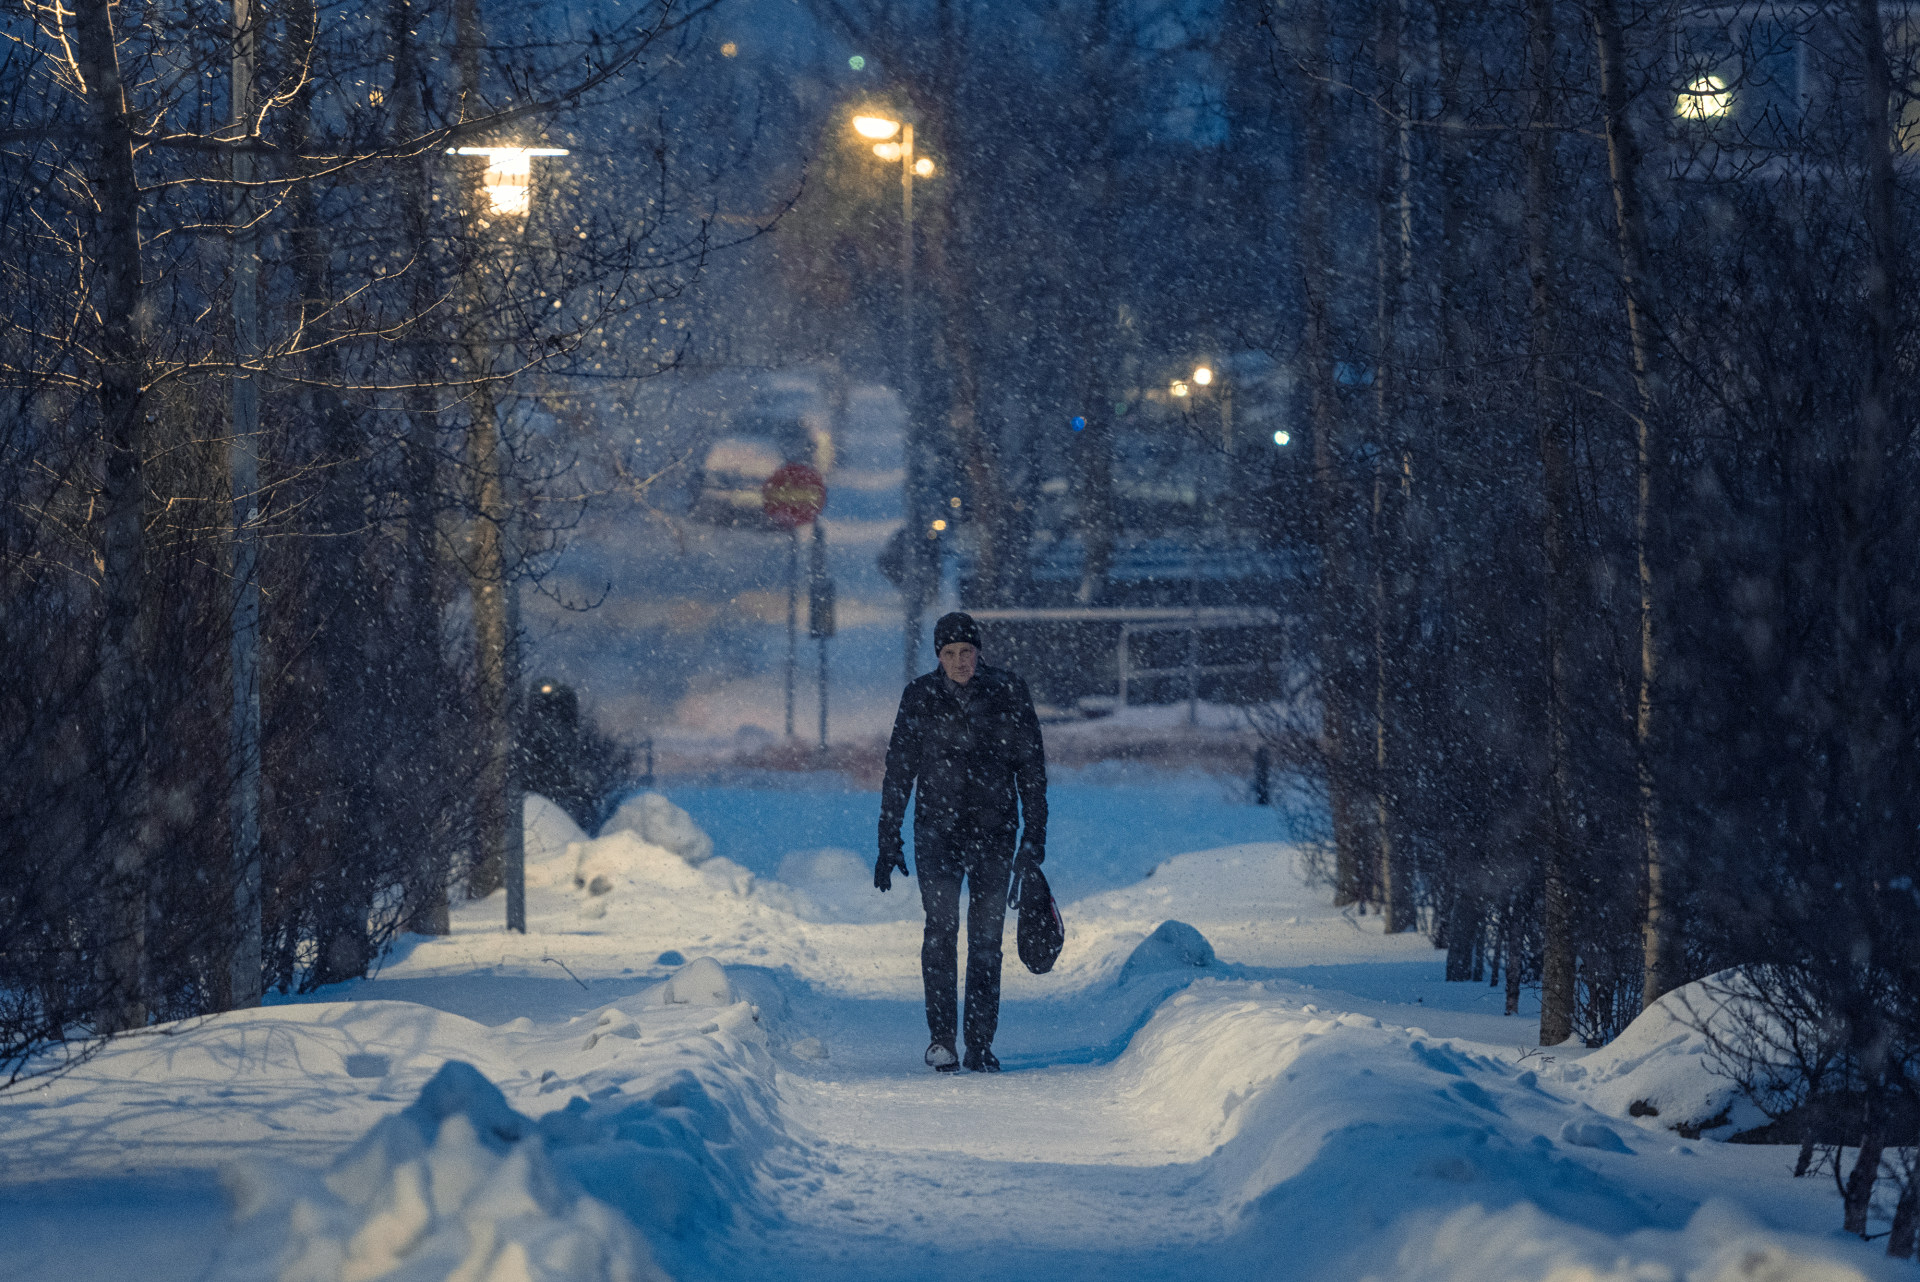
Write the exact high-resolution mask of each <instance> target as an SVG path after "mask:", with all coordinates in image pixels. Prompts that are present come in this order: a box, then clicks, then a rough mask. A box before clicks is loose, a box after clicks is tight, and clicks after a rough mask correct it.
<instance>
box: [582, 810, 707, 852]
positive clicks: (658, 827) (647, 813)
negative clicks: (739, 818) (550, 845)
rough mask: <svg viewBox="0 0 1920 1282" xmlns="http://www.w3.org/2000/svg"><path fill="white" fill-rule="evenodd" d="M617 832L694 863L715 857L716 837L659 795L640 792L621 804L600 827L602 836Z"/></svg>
mask: <svg viewBox="0 0 1920 1282" xmlns="http://www.w3.org/2000/svg"><path fill="white" fill-rule="evenodd" d="M616 832H631V833H633V834H635V835H636V836H638V837H639V838H640V840H642V841H645V842H647V843H649V844H651V845H655V846H659V847H661V848H662V849H664V850H671V851H672V852H673V853H674V854H676V855H678V856H680V858H682V859H684V860H686V861H687V862H688V863H690V864H702V863H705V862H706V861H707V860H709V859H711V858H713V838H711V837H709V836H708V835H707V834H706V833H705V832H704V831H702V830H701V828H700V825H699V824H696V823H695V822H694V821H693V816H692V815H690V814H688V813H687V812H686V811H684V810H682V809H681V808H680V807H678V806H676V805H674V804H673V803H672V802H671V801H668V800H667V799H666V798H665V797H663V796H661V795H660V794H659V793H657V792H642V793H638V794H636V795H634V796H631V797H628V798H627V799H626V800H625V801H623V802H621V803H620V808H619V809H618V810H615V811H614V812H613V817H612V818H610V819H608V820H607V822H606V823H604V824H602V825H601V826H600V835H601V836H602V837H605V836H608V835H609V834H611V833H616Z"/></svg>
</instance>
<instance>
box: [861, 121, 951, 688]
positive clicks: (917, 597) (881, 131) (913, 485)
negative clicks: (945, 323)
mask: <svg viewBox="0 0 1920 1282" xmlns="http://www.w3.org/2000/svg"><path fill="white" fill-rule="evenodd" d="M900 115H901V118H900V119H898V120H895V119H893V118H892V117H890V116H880V115H861V116H855V117H854V118H853V129H854V132H855V133H857V134H859V135H860V136H861V137H862V138H870V139H872V140H873V154H874V155H876V156H878V157H880V159H882V160H897V161H899V162H900V346H901V351H902V353H903V355H902V357H901V370H900V395H901V399H902V400H903V401H904V402H905V403H906V414H907V428H906V439H905V448H906V456H907V458H906V462H907V493H906V503H905V507H906V528H907V549H906V550H907V558H906V560H907V564H906V566H905V573H906V575H907V586H906V588H905V589H904V593H903V595H904V596H905V597H906V628H905V637H904V640H905V651H904V654H903V656H902V660H903V662H902V669H903V672H904V676H903V677H902V680H903V681H911V680H913V678H914V675H915V669H916V668H917V666H918V659H919V654H920V615H921V612H922V611H923V610H924V609H925V608H926V592H927V586H928V585H927V582H926V575H925V572H924V570H920V569H918V568H917V567H920V566H923V565H924V564H925V563H926V561H927V560H928V559H929V558H928V557H927V555H926V554H925V553H924V552H922V551H920V550H919V549H920V548H921V547H922V544H921V542H920V540H921V539H925V538H933V537H935V534H934V531H932V530H931V529H929V528H928V526H927V520H926V513H924V512H923V511H921V507H920V498H921V493H920V492H921V490H922V489H923V488H925V478H924V476H923V475H922V473H923V472H924V470H925V469H924V463H923V460H922V458H921V450H920V440H919V436H918V433H916V432H915V430H914V424H913V414H914V409H915V408H916V405H917V403H918V401H919V398H920V386H919V383H920V380H919V368H918V364H917V360H916V357H917V349H916V348H915V347H914V326H913V180H914V179H915V178H916V177H918V178H931V177H933V170H934V165H933V161H931V160H929V159H927V158H926V157H924V156H916V155H915V154H914V148H913V127H914V125H915V123H917V121H918V119H919V117H918V116H917V114H916V113H914V112H912V111H905V112H902V113H900ZM896 137H897V141H896Z"/></svg>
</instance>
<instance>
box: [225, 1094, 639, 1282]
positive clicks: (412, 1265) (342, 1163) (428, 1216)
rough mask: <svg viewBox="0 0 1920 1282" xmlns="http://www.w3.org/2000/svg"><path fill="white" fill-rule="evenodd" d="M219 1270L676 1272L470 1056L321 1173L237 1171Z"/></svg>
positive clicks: (345, 1279)
mask: <svg viewBox="0 0 1920 1282" xmlns="http://www.w3.org/2000/svg"><path fill="white" fill-rule="evenodd" d="M228 1185H229V1190H230V1193H231V1196H232V1199H233V1203H234V1213H235V1220H236V1225H235V1233H234V1237H233V1239H232V1241H231V1242H230V1243H229V1244H228V1248H227V1250H226V1252H225V1253H224V1254H223V1256H222V1257H221V1259H220V1261H219V1262H218V1264H217V1265H216V1267H215V1270H214V1272H213V1275H212V1276H213V1277H214V1278H215V1279H217V1282H255V1280H256V1279H257V1280H259V1282H266V1280H267V1279H273V1280H274V1282H373V1280H375V1279H393V1280H394V1282H438V1280H440V1279H446V1280H447V1282H454V1280H455V1279H459V1280H461V1282H465V1280H467V1279H472V1280H473V1282H655V1280H659V1282H664V1279H665V1275H664V1274H663V1273H661V1272H660V1270H659V1269H658V1268H657V1267H656V1266H655V1265H654V1263H653V1259H652V1256H651V1255H650V1253H649V1252H648V1250H647V1247H646V1244H645V1243H644V1242H643V1241H642V1240H641V1239H640V1237H639V1235H638V1234H637V1233H636V1232H635V1231H634V1229H633V1228H632V1226H631V1225H630V1224H629V1223H628V1222H627V1221H625V1220H623V1219H622V1218H621V1217H620V1216H619V1215H618V1214H617V1213H616V1212H615V1211H614V1210H613V1209H612V1208H610V1207H608V1206H607V1205H606V1204H605V1203H603V1202H599V1201H596V1200H594V1199H593V1198H591V1197H588V1196H587V1195H586V1194H585V1193H583V1192H581V1191H580V1190H579V1188H578V1187H577V1186H576V1185H575V1184H574V1183H573V1181H572V1180H570V1179H568V1178H567V1177H565V1176H564V1175H562V1174H561V1173H560V1172H558V1171H557V1170H555V1169H554V1167H553V1165H552V1163H551V1162H550V1161H549V1160H548V1157H547V1152H546V1147H545V1143H544V1141H543V1140H542V1139H541V1137H540V1136H539V1134H538V1133H537V1129H536V1127H535V1125H534V1123H533V1122H531V1121H530V1120H529V1119H527V1118H525V1117H523V1116H521V1115H520V1114H518V1113H516V1112H514V1111H513V1109H512V1108H510V1107H509V1106H508V1105H507V1101H506V1098H505V1097H504V1096H503V1095H501V1093H500V1091H499V1089H498V1088H497V1087H495V1086H494V1085H493V1083H492V1082H489V1081H488V1080H487V1079H486V1077H485V1076H483V1075H482V1074H481V1073H480V1071H479V1070H478V1069H476V1068H474V1067H473V1066H472V1065H470V1064H465V1063H461V1062H459V1061H457V1060H455V1061H449V1062H448V1063H446V1064H445V1065H443V1066H442V1067H441V1069H440V1071H439V1072H438V1073H436V1074H435V1075H434V1077H433V1078H432V1080H431V1081H429V1082H428V1083H427V1085H426V1087H425V1089H423V1090H422V1091H421V1092H420V1097H419V1098H418V1099H417V1100H415V1101H414V1102H413V1103H412V1104H410V1105H408V1106H407V1107H406V1108H405V1109H402V1110H401V1111H400V1112H399V1113H397V1114H395V1115H394V1116H392V1117H388V1118H385V1119H383V1120H382V1121H380V1122H379V1123H377V1124H376V1125H375V1126H374V1127H373V1129H372V1130H371V1131H369V1132H368V1133H367V1135H366V1136H365V1137H364V1138H363V1139H361V1140H360V1142H359V1143H357V1144H355V1145H354V1146H353V1148H351V1149H350V1150H348V1152H347V1153H346V1154H345V1155H343V1156H342V1157H341V1158H340V1159H339V1160H338V1161H336V1162H335V1163H334V1164H333V1165H332V1166H331V1167H329V1168H328V1169H327V1171H326V1173H325V1174H324V1175H323V1176H322V1177H321V1178H320V1179H319V1180H315V1179H314V1178H313V1177H312V1174H311V1172H307V1171H304V1170H299V1169H296V1168H291V1167H268V1166H263V1165H252V1166H240V1167H236V1168H235V1169H234V1170H232V1171H231V1172H230V1173H229V1176H228Z"/></svg>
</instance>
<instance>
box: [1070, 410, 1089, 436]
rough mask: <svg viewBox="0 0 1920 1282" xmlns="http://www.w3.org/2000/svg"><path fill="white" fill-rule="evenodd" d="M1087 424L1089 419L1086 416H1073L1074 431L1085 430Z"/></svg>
mask: <svg viewBox="0 0 1920 1282" xmlns="http://www.w3.org/2000/svg"><path fill="white" fill-rule="evenodd" d="M1086 426H1087V420H1086V419H1084V418H1081V417H1080V416H1079V415H1078V414H1076V415H1074V416H1073V430H1074V431H1076V432H1079V431H1084V430H1085V429H1086Z"/></svg>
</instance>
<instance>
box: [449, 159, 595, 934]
mask: <svg viewBox="0 0 1920 1282" xmlns="http://www.w3.org/2000/svg"><path fill="white" fill-rule="evenodd" d="M448 154H450V155H452V154H457V155H462V156H485V157H486V158H487V171H486V174H485V176H484V177H483V178H482V179H481V181H480V184H479V187H480V192H479V194H480V195H481V196H483V197H484V199H485V201H486V208H487V212H488V213H489V214H490V215H491V216H492V219H493V220H494V221H497V222H503V223H505V224H506V225H507V226H508V227H509V228H517V227H518V226H519V223H518V222H517V221H515V220H519V219H523V218H525V217H526V215H527V214H528V212H529V211H530V210H531V209H532V206H533V198H532V192H533V187H532V183H533V157H535V156H564V155H566V154H567V153H566V152H565V151H564V150H562V149H560V148H557V147H508V146H500V147H458V148H448ZM478 212H479V211H478V210H477V209H476V210H475V211H474V214H475V216H476V217H477V215H478ZM480 225H481V226H482V227H485V226H487V225H488V224H487V223H484V222H482V223H481V224H480ZM478 284H479V283H478V281H477V280H475V279H470V280H469V281H468V284H467V304H466V306H467V312H468V315H467V318H466V325H465V328H466V335H465V338H466V347H467V352H468V360H469V364H468V377H469V378H471V379H472V380H473V388H472V407H473V408H472V413H471V416H470V423H469V425H468V441H467V449H468V454H469V458H470V461H471V464H472V466H473V468H474V470H475V472H476V473H478V479H479V487H478V489H479V495H478V498H479V508H480V519H479V522H478V523H477V525H476V526H475V529H474V549H473V562H474V564H473V635H474V651H475V653H474V658H475V666H476V667H477V668H478V670H479V677H480V710H481V719H482V721H483V723H484V724H483V727H482V733H483V735H484V736H485V743H484V745H483V747H482V752H483V753H484V754H485V755H484V769H483V770H482V772H481V781H480V792H481V797H480V807H481V809H480V842H481V849H480V866H479V868H478V869H476V871H475V873H474V876H473V879H472V884H471V887H470V889H472V890H473V891H475V892H478V893H480V894H487V893H491V891H492V890H493V889H494V888H495V887H496V886H498V885H501V884H504V885H505V886H506V891H507V929H508V930H517V931H519V932H520V933H522V934H525V933H526V930H527V865H526V853H527V851H526V833H525V828H524V825H525V819H524V818H523V816H522V811H523V810H524V809H525V806H526V800H525V792H524V790H523V788H522V786H521V779H520V771H519V769H518V762H517V760H516V758H517V756H518V754H517V752H516V751H515V749H516V748H517V746H518V729H519V723H520V717H519V711H520V597H519V593H520V581H519V578H518V577H517V576H516V574H515V572H514V568H513V566H512V564H511V562H512V559H513V555H512V549H511V548H510V547H509V546H508V537H507V530H508V524H509V522H510V521H511V520H512V513H511V511H510V510H509V507H510V505H509V503H508V501H507V484H508V479H509V478H508V471H507V468H506V466H505V459H504V457H503V455H504V451H505V443H504V442H503V441H502V440H501V435H500V412H499V407H498V406H496V405H495V404H494V400H493V388H492V385H491V383H490V381H489V379H490V375H491V373H492V371H491V368H490V366H489V364H488V362H487V360H486V353H485V350H484V348H485V346H486V342H487V340H486V338H485V337H484V335H482V334H481V332H480V322H479V319H478V316H477V314H476V313H477V312H478V304H479V297H478V295H479V288H478Z"/></svg>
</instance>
